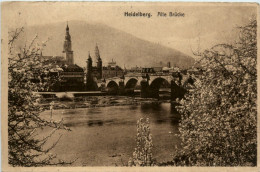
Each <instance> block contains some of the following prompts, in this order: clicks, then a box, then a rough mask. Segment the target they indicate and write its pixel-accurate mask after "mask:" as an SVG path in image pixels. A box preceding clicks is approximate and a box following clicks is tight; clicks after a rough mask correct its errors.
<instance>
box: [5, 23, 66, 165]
mask: <svg viewBox="0 0 260 172" xmlns="http://www.w3.org/2000/svg"><path fill="white" fill-rule="evenodd" d="M22 32H23V28H20V29H16V30H15V31H11V32H9V36H10V37H9V42H8V45H9V59H8V60H9V64H8V160H9V164H10V165H12V166H44V165H59V164H60V165H62V164H67V163H68V162H64V161H61V160H57V159H56V155H52V154H51V153H50V150H51V149H53V148H54V146H55V145H56V144H57V143H58V140H59V139H58V140H57V141H56V142H55V143H53V144H52V145H51V146H50V147H47V148H46V146H45V145H46V143H47V141H48V139H49V138H50V137H51V136H52V135H53V133H54V132H55V131H56V130H58V129H65V130H69V129H67V128H65V127H64V126H63V125H62V121H59V122H54V121H52V120H50V119H49V120H48V119H43V118H42V117H41V116H40V112H42V111H43V109H42V108H41V107H40V105H39V104H38V103H37V101H38V98H39V97H38V96H37V94H34V93H35V92H38V91H40V90H42V89H43V88H47V87H48V86H49V85H50V83H52V79H51V78H50V77H47V75H45V76H44V77H43V75H42V74H43V73H46V71H48V70H49V67H48V65H43V60H44V59H43V58H41V55H40V54H41V51H42V48H43V47H44V45H45V43H43V45H39V44H37V43H36V39H37V36H36V37H35V38H34V39H33V40H32V42H31V43H30V44H29V46H27V45H25V46H24V47H23V48H20V49H19V50H18V48H17V47H16V45H17V40H18V38H19V35H20V34H21V33H22ZM35 79H36V80H37V82H33V81H35ZM45 128H52V129H53V130H52V131H51V133H50V134H49V135H48V136H46V137H44V138H40V137H39V136H38V135H37V133H39V132H40V130H42V129H45ZM69 163H71V162H69Z"/></svg>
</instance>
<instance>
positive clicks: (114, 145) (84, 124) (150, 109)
mask: <svg viewBox="0 0 260 172" xmlns="http://www.w3.org/2000/svg"><path fill="white" fill-rule="evenodd" d="M41 115H42V116H44V117H50V110H46V111H44V112H43V113H42V114H41ZM179 117H180V116H179V115H178V114H177V113H176V111H174V110H172V108H171V104H170V103H154V102H153V103H152V102H150V103H147V102H146V103H142V104H138V105H126V106H108V107H90V108H76V109H58V110H53V112H52V118H53V120H60V119H62V118H63V120H64V125H65V126H67V127H69V128H70V129H71V130H72V131H70V132H57V133H56V134H55V135H54V136H53V137H52V139H51V140H50V142H49V144H51V142H53V141H54V140H55V139H57V138H58V135H60V134H63V135H62V137H61V139H60V141H59V142H58V144H57V145H56V147H55V148H54V149H53V150H52V153H55V154H57V155H58V157H59V158H60V159H63V160H72V159H76V158H77V160H76V162H75V163H73V164H72V165H73V166H123V165H126V164H127V162H128V160H129V158H130V157H131V156H132V153H133V151H134V148H135V146H136V142H135V138H136V133H137V131H136V129H137V128H136V122H137V120H138V119H139V118H149V119H150V129H151V133H152V139H153V145H154V147H153V150H152V153H153V158H156V160H157V162H166V161H170V160H171V158H172V157H171V154H173V153H174V150H175V146H176V145H179V143H180V140H179V138H178V137H177V136H176V135H175V134H177V133H178V119H179ZM45 132H47V131H45ZM45 132H42V134H44V133H45Z"/></svg>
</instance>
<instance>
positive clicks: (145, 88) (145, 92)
mask: <svg viewBox="0 0 260 172" xmlns="http://www.w3.org/2000/svg"><path fill="white" fill-rule="evenodd" d="M140 84H141V98H148V97H149V83H148V81H147V80H142V81H141V82H140Z"/></svg>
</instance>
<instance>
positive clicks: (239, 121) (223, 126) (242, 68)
mask: <svg viewBox="0 0 260 172" xmlns="http://www.w3.org/2000/svg"><path fill="white" fill-rule="evenodd" d="M239 29H240V35H239V36H238V41H237V43H236V44H235V45H229V44H218V45H216V46H214V47H212V48H211V49H209V50H206V51H204V52H203V53H202V54H200V56H201V60H200V64H201V67H202V69H203V70H202V71H204V72H203V74H202V75H201V76H198V77H197V78H196V81H195V83H194V84H195V88H194V89H191V90H189V93H188V94H186V95H185V98H184V99H183V100H181V101H180V102H179V103H180V104H181V105H180V106H179V107H178V110H179V112H180V113H181V114H182V118H181V122H180V126H179V130H180V134H179V136H180V138H181V141H182V148H181V149H179V150H178V151H177V153H176V156H174V158H173V162H172V163H173V164H174V165H189V166H256V158H257V120H256V119H257V108H256V100H257V99H256V98H257V85H256V79H257V73H256V72H257V70H256V62H257V39H256V35H257V22H256V20H255V19H254V20H251V21H250V22H249V24H248V25H246V26H243V27H239Z"/></svg>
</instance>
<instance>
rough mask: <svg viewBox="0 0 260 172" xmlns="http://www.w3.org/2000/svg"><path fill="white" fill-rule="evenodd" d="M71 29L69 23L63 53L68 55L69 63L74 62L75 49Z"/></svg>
mask: <svg viewBox="0 0 260 172" xmlns="http://www.w3.org/2000/svg"><path fill="white" fill-rule="evenodd" d="M69 31H70V29H69V26H68V23H67V27H66V35H65V41H64V45H63V53H65V55H66V61H67V64H74V58H73V51H72V47H71V37H70V32H69Z"/></svg>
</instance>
